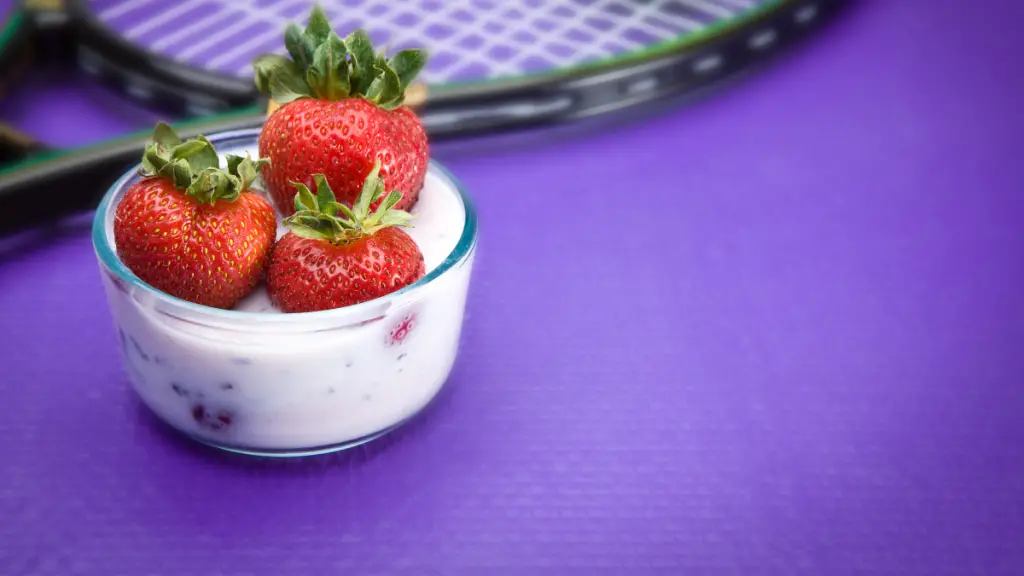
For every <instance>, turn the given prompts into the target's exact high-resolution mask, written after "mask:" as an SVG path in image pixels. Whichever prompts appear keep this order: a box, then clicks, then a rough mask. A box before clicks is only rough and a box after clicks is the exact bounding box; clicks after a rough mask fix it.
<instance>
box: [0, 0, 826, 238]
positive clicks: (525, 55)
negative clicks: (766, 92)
mask: <svg viewBox="0 0 1024 576" xmlns="http://www.w3.org/2000/svg"><path fill="white" fill-rule="evenodd" d="M312 4H313V2H312V0H180V1H179V2H176V3H171V2H166V1H165V0H94V1H91V2H90V1H85V0H27V1H25V2H23V3H22V4H21V5H19V6H18V7H17V8H16V9H15V11H14V13H13V15H12V16H11V17H9V18H8V20H7V24H6V25H5V28H4V29H3V31H2V32H0V85H5V84H6V85H10V84H11V83H12V82H14V81H16V79H15V77H14V74H16V73H19V72H20V73H24V72H25V71H26V70H28V69H30V68H31V67H32V66H40V65H55V66H64V67H67V68H72V67H73V68H77V69H79V70H81V71H84V72H85V73H86V74H88V75H89V76H90V77H92V78H94V79H95V81H97V82H99V83H101V84H103V85H105V86H107V87H109V88H110V89H111V90H114V91H116V92H118V93H120V94H122V95H123V96H125V97H126V98H130V99H133V100H136V101H140V102H142V103H145V104H146V105H147V106H149V107H151V108H152V109H154V110H157V111H159V112H160V113H161V114H164V115H166V116H168V117H172V118H187V119H191V122H189V123H186V124H179V125H176V129H178V130H179V131H180V133H181V134H182V135H183V136H186V137H187V136H191V135H194V134H196V133H200V132H203V133H206V132H215V131H220V130H226V129H233V128H240V127H252V126H259V125H260V124H261V123H262V121H263V118H264V111H265V102H263V101H262V100H261V96H260V95H259V93H258V92H256V90H255V87H254V84H253V81H252V75H253V71H252V66H251V62H252V59H253V57H254V56H256V55H257V54H261V53H265V52H278V53H282V54H283V53H284V46H283V41H282V38H283V34H284V28H285V26H286V25H287V24H288V23H289V22H296V23H299V24H300V25H304V24H305V19H306V17H307V16H308V14H309V11H310V8H311V7H312ZM319 4H320V6H321V7H322V8H323V9H324V11H325V12H326V14H327V16H328V18H329V20H330V21H331V23H332V25H333V26H334V28H335V29H336V30H338V31H339V33H342V34H344V33H347V32H348V31H350V30H353V29H355V28H364V29H366V30H367V32H368V33H369V35H370V37H371V39H372V40H373V41H374V44H375V45H379V46H386V47H387V50H388V52H389V53H393V52H395V51H398V50H401V49H404V48H412V47H423V48H426V49H427V51H428V54H429V60H428V63H427V67H426V68H425V69H424V71H423V72H422V74H421V75H420V80H421V81H422V82H423V83H424V84H423V86H421V88H422V89H423V93H424V94H425V96H423V97H422V98H421V103H420V105H419V106H418V107H417V109H418V112H419V114H420V116H421V118H422V121H423V124H424V126H425V127H426V129H427V132H428V134H429V136H430V138H431V139H432V140H435V141H436V140H439V139H444V138H453V137H464V136H471V135H479V134H483V133H490V132H495V131H502V130H510V129H518V128H523V127H528V126H537V125H543V124H551V123H555V122H565V121H569V120H574V119H578V118H583V117H588V116H595V115H601V114H608V113H611V112H613V111H617V110H622V109H625V108H629V107H635V106H638V105H642V104H644V103H648V102H651V101H654V100H658V99H662V98H665V97H667V96H671V95H677V94H680V93H684V92H688V91H692V90H695V89H698V88H703V87H706V86H708V85H711V84H714V83H716V82H718V81H720V80H723V79H725V78H727V77H730V76H732V75H734V74H735V73H736V72H739V71H744V70H747V69H749V68H751V67H752V66H753V65H754V64H757V63H759V62H762V61H765V60H767V59H768V58H769V57H770V56H772V55H773V54H777V53H779V52H780V51H781V50H783V49H785V48H787V47H790V46H792V45H793V44H794V43H796V42H797V41H799V40H800V39H802V38H803V37H805V36H806V35H807V34H808V33H809V32H810V31H811V30H813V29H815V28H816V27H817V26H818V25H819V24H821V23H823V22H825V21H826V20H827V19H828V18H827V17H828V16H830V15H832V14H833V13H834V12H835V9H836V8H837V7H838V6H839V5H840V4H841V2H840V1H839V0H547V1H544V0H504V1H498V0H416V1H410V2H394V1H391V0H320V1H319ZM32 59H34V61H32ZM0 134H6V138H4V140H6V144H7V145H6V146H5V147H4V148H5V150H6V154H5V156H6V157H7V158H14V159H19V160H22V161H21V162H19V163H16V164H13V165H9V166H8V167H6V168H4V169H2V170H0V232H5V231H10V230H11V229H12V228H13V227H14V226H15V225H21V226H26V225H32V224H34V223H36V222H32V221H29V220H27V215H29V214H36V213H38V212H39V211H38V210H27V209H26V208H28V206H29V203H30V201H32V199H33V196H35V195H36V194H38V192H39V190H43V189H45V190H47V191H48V192H47V193H48V195H49V197H50V198H52V197H53V191H54V190H56V191H59V190H63V189H73V190H75V194H74V195H69V197H68V198H66V199H62V202H61V203H60V209H59V210H54V211H51V212H48V213H46V214H39V215H38V216H37V217H39V218H46V219H51V218H57V217H60V216H63V215H65V214H67V213H70V212H75V211H80V210H86V209H90V208H92V207H93V206H94V205H95V203H96V201H97V199H98V197H99V195H100V194H101V193H102V187H103V185H104V184H105V183H107V182H110V181H112V180H113V179H114V178H115V177H116V176H117V175H118V173H120V172H122V171H123V170H124V169H125V168H126V167H127V166H129V165H131V164H133V163H135V162H137V159H138V158H137V157H138V155H139V154H140V151H141V150H142V148H143V145H144V142H145V140H146V139H147V138H148V131H146V132H144V133H140V134H137V135H132V136H128V137H126V138H122V139H119V140H117V141H114V142H108V143H103V144H100V145H96V146H91V147H89V148H87V149H83V150H72V151H63V152H54V151H50V150H48V149H47V148H48V147H47V146H45V144H44V143H38V142H35V141H33V140H32V139H31V138H28V137H26V136H24V135H18V134H16V133H15V132H13V131H12V130H2V131H0ZM0 137H2V136H0ZM41 152H42V154H40V153H41ZM83 183H86V185H88V184H92V185H93V187H94V188H95V189H96V190H95V193H96V194H95V195H92V196H91V195H88V194H82V193H81V191H82V188H83ZM15 216H16V217H15Z"/></svg>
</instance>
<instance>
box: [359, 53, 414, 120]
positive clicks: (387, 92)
mask: <svg viewBox="0 0 1024 576" xmlns="http://www.w3.org/2000/svg"><path fill="white" fill-rule="evenodd" d="M373 71H374V76H375V77H374V80H373V83H372V84H370V88H369V89H368V90H367V91H366V99H367V100H369V101H370V102H373V103H374V104H376V105H377V106H379V107H381V108H384V109H385V110H392V109H394V108H397V107H398V106H399V105H401V104H402V102H403V101H404V100H405V94H404V93H403V92H402V82H401V80H399V78H398V74H396V73H395V71H394V70H392V69H391V66H389V65H388V61H387V59H386V58H385V57H384V55H383V54H380V55H378V56H377V59H376V62H374V66H373Z"/></svg>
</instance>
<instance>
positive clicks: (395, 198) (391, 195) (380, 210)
mask: <svg viewBox="0 0 1024 576" xmlns="http://www.w3.org/2000/svg"><path fill="white" fill-rule="evenodd" d="M401 201H402V193H401V192H399V191H398V190H392V191H391V192H388V195H387V196H385V197H384V200H382V201H381V203H380V204H378V205H377V209H376V210H374V211H373V214H372V215H370V218H369V219H370V220H373V221H375V222H379V221H380V219H381V218H383V217H384V214H385V213H386V212H387V211H388V210H391V208H393V207H394V206H395V204H398V203H399V202H401Z"/></svg>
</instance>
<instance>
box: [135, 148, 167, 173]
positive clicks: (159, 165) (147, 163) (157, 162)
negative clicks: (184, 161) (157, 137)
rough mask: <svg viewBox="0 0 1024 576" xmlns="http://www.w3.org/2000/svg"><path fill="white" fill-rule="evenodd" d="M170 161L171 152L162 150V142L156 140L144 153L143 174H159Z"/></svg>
mask: <svg viewBox="0 0 1024 576" xmlns="http://www.w3.org/2000/svg"><path fill="white" fill-rule="evenodd" d="M170 162H171V159H170V152H168V151H166V150H162V149H161V148H160V144H158V143H156V142H154V143H152V144H150V145H149V146H146V150H145V151H144V152H143V154H142V169H143V174H144V175H147V176H153V175H155V174H158V173H159V172H160V171H161V170H163V169H164V167H165V166H167V165H168V164H170Z"/></svg>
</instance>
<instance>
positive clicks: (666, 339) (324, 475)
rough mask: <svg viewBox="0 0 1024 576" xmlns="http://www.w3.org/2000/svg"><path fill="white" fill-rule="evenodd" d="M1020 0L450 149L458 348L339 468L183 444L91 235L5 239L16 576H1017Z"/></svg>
mask: <svg viewBox="0 0 1024 576" xmlns="http://www.w3.org/2000/svg"><path fill="white" fill-rule="evenodd" d="M1022 6H1024V5H1021V4H1020V3H1017V2H1016V1H1015V0H1004V1H1000V2H990V3H987V4H986V7H985V9H984V10H965V9H963V8H962V7H961V6H959V5H958V4H957V3H953V2H942V3H935V10H934V11H931V12H927V13H926V12H924V11H923V9H922V7H921V5H920V4H919V3H916V2H887V3H883V2H871V3H862V4H861V5H860V6H859V7H858V8H857V9H856V10H854V11H852V12H850V13H849V14H848V15H847V17H846V18H845V19H844V20H843V21H841V22H839V23H837V24H836V25H835V26H834V27H833V29H832V30H831V31H830V32H829V33H828V34H826V35H825V36H822V37H821V38H819V39H818V41H817V42H816V43H815V45H814V46H813V47H812V48H811V49H809V50H803V51H801V52H800V53H798V54H795V55H793V57H791V58H787V59H786V61H785V62H783V63H782V65H780V66H778V67H774V68H772V69H771V70H768V71H765V72H764V73H762V74H758V75H757V76H755V77H752V78H750V79H749V80H748V81H746V82H744V83H742V84H740V85H738V86H735V87H733V88H732V89H730V90H728V91H726V92H724V93H722V94H720V95H718V96H717V97H716V98H712V99H709V100H706V101H703V102H700V103H698V104H696V105H694V106H691V107H688V108H685V109H680V110H675V111H671V112H668V113H665V114H661V115H656V116H654V117H649V118H647V119H643V120H638V121H636V122H633V123H628V124H619V125H616V126H614V127H610V128H607V129H605V130H603V131H590V132H588V133H586V134H578V133H575V132H574V133H568V134H566V133H559V134H558V135H546V136H544V137H540V138H534V139H531V140H529V141H526V142H519V143H517V144H516V145H511V144H501V143H495V144H488V145H486V146H484V145H477V146H474V147H473V149H472V150H470V149H469V147H461V148H439V149H438V156H439V157H440V158H441V159H442V160H443V161H445V162H446V163H447V164H448V165H449V166H450V167H451V168H452V169H453V170H454V172H455V173H456V174H457V175H458V176H459V177H460V178H462V179H463V180H464V182H465V184H466V185H467V186H468V187H469V189H470V190H471V191H473V192H474V193H475V197H476V199H477V203H478V208H479V212H480V222H481V247H480V253H479V258H478V260H477V268H476V275H475V279H474V283H473V286H472V288H471V294H470V301H469V310H468V318H467V321H466V330H465V335H464V344H463V348H462V351H461V355H460V357H459V359H458V362H457V365H456V368H455V371H454V373H453V375H452V379H451V381H450V386H449V388H448V389H447V392H446V393H445V394H444V396H443V398H442V399H441V401H440V402H439V403H438V404H437V405H436V407H435V408H434V409H433V410H431V411H430V413H429V414H428V415H427V416H426V417H425V418H423V419H421V420H419V421H418V423H417V424H416V425H414V426H412V427H410V428H408V429H406V430H405V431H403V432H402V433H399V434H398V435H396V436H393V437H390V438H388V439H386V440H384V441H382V442H380V443H377V444H373V445H370V446H369V447H366V448H364V449H359V450H356V451H353V452H350V453H347V454H343V455H341V456H334V457H327V458H320V459H315V460H305V461H295V462H287V463H280V462H279V463H274V462H271V463H264V462H261V461H255V460H250V459H244V458H234V457H228V456H224V455H221V454H219V453H216V452H212V451H210V450H206V449H202V448H199V447H196V446H193V445H192V444H190V443H187V442H185V441H182V440H178V439H177V437H175V436H173V435H171V434H169V433H167V432H165V431H164V430H163V428H162V427H160V426H158V425H157V424H156V423H155V421H154V419H152V418H150V417H149V416H148V414H147V413H146V412H145V411H144V410H143V409H142V408H141V407H140V406H139V405H138V404H137V403H136V402H135V401H134V400H133V398H132V396H131V394H130V393H129V391H128V388H127V382H126V379H125V377H124V376H123V375H122V372H121V368H120V366H119V364H118V359H117V353H116V343H115V337H114V335H113V334H112V329H111V322H110V320H109V318H108V315H107V312H106V309H105V302H104V298H103V294H102V291H101V288H100V284H99V282H98V278H97V270H96V265H95V264H94V262H93V255H92V249H91V247H90V243H89V238H88V234H87V231H86V227H85V226H84V225H77V226H76V225H75V224H74V223H70V224H68V225H67V226H66V227H65V228H64V229H63V232H61V233H59V234H58V233H55V232H47V233H46V234H45V236H48V237H49V239H48V240H46V241H43V240H36V239H33V238H31V237H29V238H22V239H19V240H18V241H17V242H13V241H8V242H7V243H5V244H4V245H3V249H2V251H0V262H2V265H0V318H2V319H3V320H2V327H3V330H2V334H3V337H4V345H3V347H2V348H0V366H2V367H3V368H2V372H0V401H2V405H3V406H5V407H6V414H5V417H4V419H3V420H2V421H0V456H2V457H3V462H4V465H5V471H4V473H3V474H2V475H0V518H3V521H2V522H0V573H4V574H47V575H50V574H96V575H104V576H111V575H120V574H133V575H134V574H193V573H207V574H226V575H236V574H237V575H242V574H268V575H280V574H328V573H353V574H417V575H420V574H438V575H440V574H445V575H450V574H491V573H499V572H501V573H506V572H511V573H529V574H575V573H585V574H591V575H595V574H613V573H614V574H642V573H651V574H680V573H687V574H689V573H700V574H705V573H713V574H747V573H765V574H769V573H770V574H786V575H790V574H815V575H819V574H829V575H833V574H903V575H906V574H921V575H925V574H927V575H936V574H956V575H965V574H984V575H1001V574H1021V573H1022V571H1024V536H1022V535H1024V418H1022V415H1024V355H1022V354H1021V350H1022V345H1024V299H1022V297H1021V294H1022V293H1024V258H1022V255H1021V246H1022V240H1024V226H1022V225H1021V219H1022V217H1024V196H1022V194H1021V189H1022V184H1024V165H1022V164H1021V163H1020V162H1019V146H1018V145H1017V142H1016V140H1017V139H1018V138H1019V134H1020V133H1021V132H1022V130H1024V116H1022V115H1021V113H1020V106H1019V103H1020V102H1021V98H1022V96H1024V86H1022V85H1021V78H1022V77H1024V75H1022V73H1024V63H1022V61H1021V60H1020V58H1019V57H1018V56H1017V55H1019V54H1020V53H1021V50H1022V48H1024V37H1022V36H1020V35H1019V34H1018V30H1017V23H1018V22H1020V21H1021V17H1024V10H1022ZM19 98H20V99H18V100H16V101H15V104H14V106H15V108H11V103H10V102H5V103H3V107H2V109H3V111H4V115H7V114H8V110H12V109H18V110H21V109H25V108H24V107H25V106H28V104H25V102H26V101H28V100H30V99H32V96H31V95H28V94H22V95H21V96H20V97H19ZM40 105H41V104H40ZM112 114H113V111H112V110H110V109H101V108H97V109H96V110H94V111H93V113H92V114H86V113H84V111H82V112H79V113H78V114H76V115H75V116H73V117H68V122H69V124H71V123H73V125H75V130H74V132H75V138H78V137H81V136H82V135H83V134H89V135H91V136H93V137H98V136H99V135H102V134H110V133H113V132H116V131H118V130H120V129H121V127H122V126H123V125H124V123H125V120H124V118H123V117H120V116H114V115H112ZM26 118H28V119H26V120H25V121H24V122H22V126H23V127H25V128H28V129H35V128H38V127H40V125H41V123H40V122H39V121H38V120H31V118H32V117H31V116H27V117H26Z"/></svg>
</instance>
